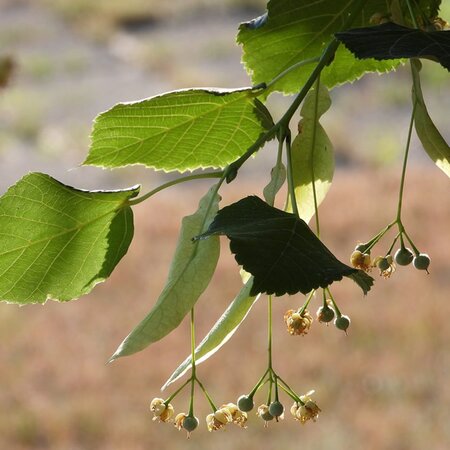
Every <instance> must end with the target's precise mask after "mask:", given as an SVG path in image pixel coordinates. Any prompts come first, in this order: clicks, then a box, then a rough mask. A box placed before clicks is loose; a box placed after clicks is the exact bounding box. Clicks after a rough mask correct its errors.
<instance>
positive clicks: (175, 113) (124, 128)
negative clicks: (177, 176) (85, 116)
mask: <svg viewBox="0 0 450 450" xmlns="http://www.w3.org/2000/svg"><path fill="white" fill-rule="evenodd" d="M271 125H272V119H271V117H270V114H269V112H268V111H267V109H266V108H265V107H264V106H263V104H262V103H261V102H259V101H258V100H257V99H255V92H254V90H253V89H239V90H218V89H217V90H213V89H189V90H184V91H174V92H169V93H166V94H162V95H159V96H156V97H152V98H149V99H146V100H141V101H139V102H135V103H120V104H118V105H116V106H114V107H113V108H112V109H110V110H109V111H106V112H104V113H102V114H100V115H99V116H98V117H97V119H96V120H95V123H94V129H93V131H92V144H91V148H90V151H89V155H88V157H87V159H86V161H85V162H84V164H87V165H93V166H100V167H111V168H113V167H122V166H128V165H131V164H143V165H145V166H147V167H151V168H154V169H161V170H164V171H166V172H170V171H174V170H177V171H179V172H184V171H187V170H194V169H200V168H206V167H214V168H219V167H225V166H226V165H227V164H229V163H231V162H232V161H234V160H236V159H237V158H238V157H239V156H241V155H242V154H243V153H245V151H246V150H247V148H248V147H250V146H251V145H252V144H253V143H254V142H255V140H256V139H257V138H258V137H259V136H260V135H261V134H262V133H263V132H264V131H265V130H266V128H268V127H270V126H271Z"/></svg>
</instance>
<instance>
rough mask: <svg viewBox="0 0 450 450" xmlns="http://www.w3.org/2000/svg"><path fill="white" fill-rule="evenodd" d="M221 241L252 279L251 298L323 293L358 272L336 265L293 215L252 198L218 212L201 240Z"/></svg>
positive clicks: (338, 263) (323, 247)
mask: <svg viewBox="0 0 450 450" xmlns="http://www.w3.org/2000/svg"><path fill="white" fill-rule="evenodd" d="M214 235H226V236H227V237H228V238H229V239H230V249H231V252H232V253H234V254H235V258H236V261H237V262H238V264H240V265H242V266H243V268H244V269H245V270H246V271H247V272H250V273H251V274H252V275H253V276H254V282H253V287H252V290H251V291H250V294H251V295H255V294H257V293H263V292H266V293H267V294H275V295H283V294H296V293H297V292H302V293H303V294H307V293H308V292H310V291H311V290H312V289H317V288H319V287H326V286H328V285H329V284H331V283H332V282H333V281H338V280H341V279H342V277H343V276H349V275H351V274H354V273H356V272H357V270H355V269H353V268H352V267H349V266H347V265H345V264H343V263H341V262H340V261H339V260H338V259H336V257H335V256H334V255H333V254H332V253H331V252H330V251H329V250H328V249H327V247H325V245H324V244H323V243H322V242H321V241H320V240H319V239H318V238H317V236H316V235H315V234H314V233H313V232H312V231H311V229H310V228H309V227H308V225H307V224H306V223H305V222H304V221H303V220H301V219H298V218H297V217H296V216H295V215H293V214H289V213H287V212H285V211H281V210H280V209H277V208H273V207H272V206H269V205H268V204H267V203H265V202H264V201H263V200H261V199H260V198H258V197H256V196H251V197H246V198H244V199H242V200H239V201H238V202H237V203H233V204H232V205H230V206H227V207H225V208H223V209H221V210H220V211H219V213H218V214H217V216H216V217H215V219H214V221H213V222H212V224H211V225H210V227H209V229H208V231H207V232H206V233H203V234H202V235H200V236H198V237H197V239H205V238H207V237H209V236H214Z"/></svg>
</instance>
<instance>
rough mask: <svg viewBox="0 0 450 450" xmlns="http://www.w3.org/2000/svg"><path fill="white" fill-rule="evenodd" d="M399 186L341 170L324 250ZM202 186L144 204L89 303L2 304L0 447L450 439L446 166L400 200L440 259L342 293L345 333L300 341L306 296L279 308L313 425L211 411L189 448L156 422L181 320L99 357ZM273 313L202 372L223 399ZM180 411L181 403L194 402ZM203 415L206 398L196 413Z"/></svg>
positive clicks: (177, 356)
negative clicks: (314, 405)
mask: <svg viewBox="0 0 450 450" xmlns="http://www.w3.org/2000/svg"><path fill="white" fill-rule="evenodd" d="M238 181H239V180H238ZM396 184H397V174H393V173H387V174H386V172H383V173H381V172H379V173H373V172H370V173H369V172H367V173H356V172H355V173H349V172H343V173H340V174H338V176H337V177H336V181H335V185H334V186H333V189H332V190H331V192H330V195H329V197H328V198H327V200H326V202H325V204H324V208H323V213H322V226H323V230H324V238H325V241H326V243H327V244H328V245H329V246H330V247H331V248H332V249H333V250H334V251H335V252H336V254H337V255H338V256H339V257H340V258H341V259H346V258H347V257H348V254H349V252H350V251H351V249H352V248H353V246H354V244H355V242H356V241H358V240H364V239H366V238H369V237H370V236H372V235H373V234H374V233H375V232H377V231H378V230H379V229H380V228H381V227H382V226H383V225H384V224H385V223H387V221H388V220H390V219H391V218H392V216H393V214H394V210H395V196H396V187H397V186H396ZM244 191H245V192H246V193H260V186H250V185H248V186H245V185H242V184H241V185H240V186H239V191H238V190H237V189H236V188H234V187H233V186H232V185H231V186H230V187H228V188H226V190H225V192H224V195H225V198H224V201H225V202H226V203H228V202H231V201H232V200H234V199H237V198H238V196H242V195H243V192H244ZM200 195H201V192H200V189H199V188H198V185H196V187H195V188H193V190H192V191H186V190H185V189H183V190H181V189H180V190H178V191H171V192H170V193H163V194H161V196H160V197H159V198H155V200H153V201H151V202H149V203H148V204H145V205H142V206H141V207H139V208H138V209H137V210H136V216H137V217H136V237H135V241H134V243H133V244H132V247H131V249H130V252H129V254H128V255H127V256H126V258H125V260H124V261H123V262H122V263H121V264H120V266H119V267H118V269H117V270H116V272H115V273H114V274H113V276H112V277H111V279H110V280H109V281H108V282H107V283H106V284H104V285H102V286H99V287H97V288H96V290H95V291H94V293H93V294H91V295H90V296H88V297H86V298H83V299H81V300H79V301H77V302H72V303H69V304H64V305H61V304H57V303H49V304H47V305H45V306H44V307H41V306H30V307H26V308H17V307H15V306H12V305H1V307H0V339H1V342H2V346H1V348H0V379H1V381H2V384H1V386H2V388H1V390H0V448H2V449H8V450H15V449H71V450H75V449H83V450H84V449H97V450H98V449H127V450H134V449H136V450H138V449H146V448H158V449H160V450H166V449H174V448H183V449H187V450H189V449H191V448H195V449H199V450H201V449H207V448H208V449H210V448H215V449H229V448H232V447H237V448H246V449H249V450H253V449H261V448H277V449H278V448H283V449H294V448H299V443H301V448H302V449H315V450H317V449H333V450H339V449H346V450H348V449H361V448H364V449H377V450H380V449H381V450H390V449H392V450H401V449H405V450H406V449H408V450H411V449H417V450H419V449H425V448H427V449H435V450H440V449H445V448H449V446H450V428H449V426H448V424H449V423H450V413H449V411H450V408H449V405H450V387H449V383H448V376H449V374H450V355H449V352H448V342H449V341H450V327H449V326H448V323H447V322H448V317H450V303H449V302H448V298H449V291H450V289H449V287H450V277H449V273H450V263H449V256H448V255H449V252H450V246H449V237H448V230H449V225H450V205H449V203H448V202H446V201H444V200H443V199H446V198H448V181H447V179H446V178H445V176H443V175H441V174H440V173H439V172H438V171H437V169H436V170H434V171H430V172H428V171H424V170H421V171H417V172H413V173H411V174H409V175H408V186H407V199H406V205H405V207H406V212H405V223H406V224H408V229H409V231H410V234H411V235H412V236H414V238H415V241H416V244H417V245H419V247H420V248H421V249H423V251H427V252H429V253H430V254H431V255H432V257H433V263H432V266H431V274H430V275H429V276H427V275H425V274H424V273H418V272H417V271H415V270H414V269H412V268H406V269H402V270H398V271H397V272H396V273H395V275H394V276H393V278H392V279H390V280H387V281H384V280H379V281H378V283H377V285H376V287H375V289H374V291H373V293H371V294H370V295H369V296H368V298H362V295H361V293H360V292H359V290H358V288H357V287H356V286H355V285H353V284H352V283H351V282H348V281H345V282H343V283H341V284H338V285H336V286H334V287H333V291H334V293H335V297H336V299H337V300H338V302H339V305H340V306H341V309H342V310H343V312H345V313H347V314H349V315H350V316H351V317H352V321H353V322H352V326H351V329H350V332H349V335H348V336H345V335H344V334H343V333H340V332H338V331H337V330H336V329H334V327H332V326H331V327H326V326H322V325H319V324H317V323H314V324H313V328H312V330H311V333H310V334H309V335H308V336H307V337H304V338H298V337H297V338H296V337H291V336H289V335H287V333H286V332H285V331H284V327H283V324H282V315H283V312H284V310H286V309H288V308H289V307H292V306H293V305H299V304H300V303H301V302H302V298H301V297H300V296H294V297H290V298H280V299H277V300H276V302H275V363H276V366H277V368H278V369H279V371H280V372H281V373H282V374H284V378H285V379H287V380H288V381H290V383H292V385H293V386H295V388H296V389H297V390H298V391H299V392H305V391H307V390H309V389H312V388H314V389H316V392H317V393H316V398H317V400H318V402H319V405H320V406H321V408H322V409H323V413H322V415H321V416H320V418H319V420H318V422H317V423H316V424H313V423H308V424H307V425H305V426H303V427H302V426H301V425H299V424H296V423H294V422H293V420H291V419H290V418H289V417H287V418H286V419H285V420H284V422H283V423H279V424H275V423H273V424H272V423H271V424H270V427H269V428H270V429H268V430H267V429H264V428H263V426H262V423H260V422H259V420H258V419H257V418H256V417H253V416H252V417H251V419H250V424H249V428H248V429H247V430H246V431H243V430H240V429H237V428H236V429H232V428H230V429H229V430H227V431H226V432H225V434H224V433H217V434H214V435H210V434H208V432H207V431H206V429H205V427H204V424H203V419H202V423H201V424H202V426H201V429H200V430H199V431H196V432H195V434H194V435H193V437H192V439H191V440H190V441H186V440H185V436H184V434H183V433H178V432H177V431H176V430H174V429H173V427H172V426H169V425H158V424H155V423H152V421H151V418H150V414H149V412H148V410H147V408H148V402H149V400H150V399H151V398H152V397H154V396H158V395H159V386H161V384H162V383H163V382H164V381H165V379H166V377H167V376H168V375H169V374H170V373H171V370H172V369H173V368H174V367H175V366H176V364H177V363H178V362H180V360H181V359H182V358H183V357H184V356H185V355H186V352H187V351H188V337H187V332H188V330H187V324H186V323H184V324H183V325H182V326H181V327H180V328H179V329H178V330H176V331H175V332H173V333H172V334H170V335H169V336H168V337H167V338H165V339H164V340H163V341H162V342H159V343H157V344H154V345H153V346H152V347H150V348H149V349H147V350H146V351H144V352H141V353H140V354H138V355H135V356H132V357H128V358H125V359H123V360H120V361H118V362H116V363H114V364H112V365H105V361H106V360H107V358H108V356H109V355H110V354H111V353H112V352H113V351H114V349H115V347H116V346H117V344H118V343H119V342H120V340H121V339H122V338H123V337H124V335H125V334H126V333H127V332H128V331H129V330H130V329H131V328H132V327H133V325H134V324H136V322H137V321H139V320H140V319H141V317H142V316H143V315H144V314H145V313H146V312H147V311H148V309H149V308H150V307H151V305H152V302H153V301H154V299H155V298H156V297H157V295H158V293H159V291H160V289H161V287H162V285H163V282H164V278H165V276H166V272H167V267H168V264H169V262H170V256H171V254H172V252H173V249H174V245H175V239H176V234H177V231H178V226H179V219H180V217H181V216H182V215H185V214H188V213H190V212H191V211H192V210H193V209H194V205H195V204H196V202H197V199H198V198H199V196H200ZM385 245H386V246H388V245H389V242H385ZM223 250H224V251H223V258H222V260H221V263H220V267H219V270H218V273H217V276H216V277H215V279H214V281H213V284H212V286H211V287H210V289H209V290H208V292H207V294H206V295H205V296H204V297H203V298H202V299H201V302H200V304H199V306H200V307H199V308H198V318H199V321H198V322H199V323H198V335H199V336H202V335H203V334H204V333H205V332H206V331H207V330H208V328H209V327H210V325H211V324H212V323H213V322H214V321H215V320H216V318H217V317H218V316H219V314H220V313H221V311H222V310H223V309H224V308H225V306H226V304H227V303H228V302H229V300H230V299H231V298H232V297H233V295H234V293H235V292H236V291H237V290H238V289H239V286H240V281H239V276H238V273H237V270H236V267H235V264H234V261H233V259H232V258H231V257H230V256H229V255H228V251H227V249H226V243H225V242H224V248H223ZM317 306H318V304H316V305H314V307H313V309H315V308H316V307H317ZM265 321H266V319H265V305H264V301H260V302H259V304H257V305H256V307H255V309H254V310H253V313H252V314H251V315H250V317H249V318H248V319H247V322H246V324H245V325H246V326H245V327H243V328H242V330H240V331H239V332H238V333H237V334H236V336H235V337H234V338H233V340H232V341H231V342H230V343H229V344H228V345H227V346H226V347H225V348H224V349H223V351H221V353H219V354H217V355H216V357H214V358H213V359H212V360H211V361H208V362H206V363H205V364H204V365H202V366H200V370H199V372H200V376H201V377H202V378H203V380H204V382H205V384H206V385H207V386H208V388H209V390H210V393H211V394H212V396H213V397H214V399H216V402H217V403H221V402H225V401H233V400H235V399H236V398H237V396H238V395H240V394H241V393H244V392H246V391H248V390H249V389H250V388H251V387H252V386H253V384H254V383H255V382H256V379H257V377H258V376H259V375H260V374H261V372H262V371H263V370H264V363H265V346H266V330H265V323H266V322H265ZM199 398H200V397H199ZM260 400H261V402H262V401H263V395H262V396H261V398H260ZM286 403H288V401H287V399H286ZM174 404H175V408H176V410H177V411H182V410H186V409H187V399H186V396H184V395H181V396H180V397H179V398H177V399H176V400H175V402H174ZM207 412H208V411H207V408H206V404H205V402H203V401H198V402H197V414H198V415H199V416H202V417H203V416H204V415H206V413H207Z"/></svg>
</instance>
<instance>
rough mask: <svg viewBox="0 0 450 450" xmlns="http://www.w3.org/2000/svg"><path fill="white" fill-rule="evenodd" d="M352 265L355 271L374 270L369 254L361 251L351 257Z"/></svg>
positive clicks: (356, 251) (355, 252)
mask: <svg viewBox="0 0 450 450" xmlns="http://www.w3.org/2000/svg"><path fill="white" fill-rule="evenodd" d="M350 263H351V265H352V266H353V267H354V268H355V269H360V270H364V271H365V272H370V270H371V268H372V261H371V259H370V255H369V254H368V253H362V252H360V251H359V250H355V251H354V252H353V253H352V254H351V256H350Z"/></svg>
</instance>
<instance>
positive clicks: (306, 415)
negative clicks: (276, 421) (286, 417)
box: [291, 391, 321, 424]
mask: <svg viewBox="0 0 450 450" xmlns="http://www.w3.org/2000/svg"><path fill="white" fill-rule="evenodd" d="M313 392H314V391H311V392H308V393H307V394H306V395H302V396H301V397H300V400H301V401H302V402H303V404H301V403H297V402H296V403H294V404H293V405H292V407H291V414H292V415H293V416H294V419H295V420H298V421H300V422H301V423H302V424H304V423H306V422H307V421H308V420H312V421H313V422H315V421H316V419H317V418H318V417H319V412H320V411H321V409H320V408H319V407H318V406H317V403H316V402H314V401H313V400H312V399H311V397H310V395H311V394H312V393H313Z"/></svg>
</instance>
